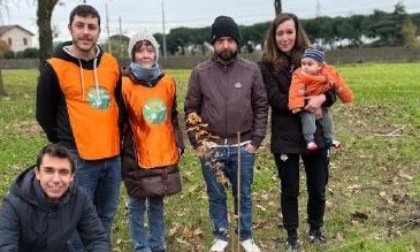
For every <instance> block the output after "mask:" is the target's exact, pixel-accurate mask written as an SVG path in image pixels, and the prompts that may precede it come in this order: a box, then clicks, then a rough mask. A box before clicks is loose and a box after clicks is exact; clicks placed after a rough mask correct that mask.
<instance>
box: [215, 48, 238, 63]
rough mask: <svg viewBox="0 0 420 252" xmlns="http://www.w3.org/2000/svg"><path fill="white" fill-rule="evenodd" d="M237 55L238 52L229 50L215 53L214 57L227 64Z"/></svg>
mask: <svg viewBox="0 0 420 252" xmlns="http://www.w3.org/2000/svg"><path fill="white" fill-rule="evenodd" d="M237 54H238V51H234V52H232V51H230V50H223V51H221V52H217V53H216V55H217V57H218V58H219V59H221V60H223V61H226V62H229V61H231V60H233V59H234V58H236V55H237Z"/></svg>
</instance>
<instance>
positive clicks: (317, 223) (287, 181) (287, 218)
mask: <svg viewBox="0 0 420 252" xmlns="http://www.w3.org/2000/svg"><path fill="white" fill-rule="evenodd" d="M300 156H301V155H300V154H278V153H275V154H274V160H275V162H276V166H277V169H278V174H279V178H280V183H281V211H282V214H283V226H284V228H285V229H286V230H288V231H289V233H290V231H294V230H296V229H297V228H298V226H299V214H298V196H299V157H300ZM302 159H303V164H304V167H305V172H306V186H307V190H308V202H307V215H308V219H307V221H308V223H309V226H310V228H311V229H318V228H321V227H322V225H323V224H324V221H323V218H324V212H325V188H326V185H327V183H328V151H327V149H319V150H318V151H314V152H310V153H309V154H307V155H302Z"/></svg>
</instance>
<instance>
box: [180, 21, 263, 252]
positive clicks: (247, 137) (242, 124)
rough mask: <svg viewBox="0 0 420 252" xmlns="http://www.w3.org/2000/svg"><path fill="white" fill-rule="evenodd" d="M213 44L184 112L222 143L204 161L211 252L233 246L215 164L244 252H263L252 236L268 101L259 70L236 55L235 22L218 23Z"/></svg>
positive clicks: (196, 71)
mask: <svg viewBox="0 0 420 252" xmlns="http://www.w3.org/2000/svg"><path fill="white" fill-rule="evenodd" d="M211 39H212V44H213V48H214V56H213V58H212V59H209V60H207V61H205V62H203V63H201V64H199V65H198V66H196V67H195V68H194V69H193V71H192V73H191V77H190V80H189V85H188V91H187V96H186V99H185V107H184V110H185V114H186V115H187V116H188V115H189V114H191V113H196V114H197V115H198V116H200V117H201V119H202V121H203V123H206V124H208V128H207V131H208V132H209V133H210V134H212V135H215V136H217V137H218V138H216V139H214V140H213V141H210V142H209V146H207V147H209V148H210V149H209V153H211V155H210V157H208V155H206V156H202V157H200V159H201V163H202V172H203V176H204V179H205V181H206V184H207V194H208V197H209V212H210V218H211V221H212V223H213V227H214V230H213V235H214V238H215V240H214V244H213V246H212V247H211V249H210V251H215V252H223V251H224V250H225V249H226V247H227V246H228V242H229V236H228V234H229V223H228V216H227V212H228V211H227V204H226V188H225V186H224V185H223V184H221V183H219V182H218V181H217V176H219V175H217V174H216V173H217V169H214V165H212V164H214V163H215V162H217V163H219V164H222V168H221V170H222V171H223V174H224V176H225V177H226V178H227V179H228V180H229V182H230V184H231V186H232V193H233V197H234V199H235V212H236V214H238V211H237V210H238V207H237V206H238V205H240V208H239V210H240V211H239V215H240V217H239V223H238V227H239V234H240V240H241V245H242V247H243V249H244V251H246V252H259V251H260V249H259V248H258V246H257V245H256V244H255V243H254V240H253V235H252V182H253V175H254V171H253V168H254V159H255V153H256V151H257V149H258V147H259V146H260V144H261V142H262V140H263V139H264V136H265V130H266V124H267V111H268V103H267V95H266V91H265V88H264V83H263V80H262V77H261V73H260V71H259V68H258V66H257V65H256V64H255V63H253V62H250V61H248V60H245V59H242V58H240V57H238V55H237V54H238V50H237V49H238V41H239V39H240V35H239V29H238V26H237V24H236V23H235V21H234V20H233V19H232V18H230V17H227V16H219V17H217V18H216V19H215V21H214V23H213V25H212V38H211ZM187 127H189V126H188V125H187ZM195 133H196V132H194V130H192V131H189V136H190V142H191V144H192V146H193V147H194V148H196V149H197V148H199V146H200V145H201V142H200V141H198V140H197V139H196V138H195V136H196V134H195ZM238 133H240V134H239V135H240V137H237V135H238ZM238 150H240V153H239V152H238ZM238 157H240V167H239V169H238V163H239V162H238V161H239V160H238ZM212 166H213V167H212ZM238 170H240V172H238ZM238 174H240V178H239V180H240V196H239V197H240V201H239V202H240V204H238V193H237V190H238V188H237V185H238V183H237V179H238Z"/></svg>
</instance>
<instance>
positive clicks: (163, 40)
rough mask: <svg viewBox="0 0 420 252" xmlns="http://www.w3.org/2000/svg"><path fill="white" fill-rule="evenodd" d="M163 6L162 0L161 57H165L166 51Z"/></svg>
mask: <svg viewBox="0 0 420 252" xmlns="http://www.w3.org/2000/svg"><path fill="white" fill-rule="evenodd" d="M165 30H166V29H165V6H164V4H163V0H162V44H163V58H165V59H166V57H167V52H166V33H165Z"/></svg>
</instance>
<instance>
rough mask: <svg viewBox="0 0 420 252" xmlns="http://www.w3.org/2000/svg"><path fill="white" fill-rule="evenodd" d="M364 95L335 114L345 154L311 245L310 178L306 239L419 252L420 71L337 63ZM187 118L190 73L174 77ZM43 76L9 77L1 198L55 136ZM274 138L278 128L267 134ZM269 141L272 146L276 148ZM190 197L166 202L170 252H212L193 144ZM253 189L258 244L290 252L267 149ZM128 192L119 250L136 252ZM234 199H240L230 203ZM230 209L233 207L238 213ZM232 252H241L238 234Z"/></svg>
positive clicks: (0, 125) (186, 175) (187, 171)
mask: <svg viewBox="0 0 420 252" xmlns="http://www.w3.org/2000/svg"><path fill="white" fill-rule="evenodd" d="M337 68H338V69H339V70H340V72H341V73H342V74H343V76H344V79H345V80H346V81H347V83H348V84H349V86H350V87H351V88H352V89H353V91H354V92H355V94H356V99H355V101H354V103H352V104H350V105H348V106H347V105H345V106H344V105H342V104H341V103H340V102H337V103H336V104H335V105H334V107H333V108H332V114H333V116H334V119H335V123H336V135H337V139H339V140H340V141H341V142H342V143H343V144H344V147H345V149H344V151H342V152H335V151H332V153H331V169H330V175H331V176H330V181H329V186H328V203H327V211H326V216H325V230H326V235H327V238H328V242H327V244H325V245H322V246H311V245H309V244H308V241H307V239H306V236H305V231H306V224H305V218H306V215H305V213H306V209H305V206H306V192H305V191H306V188H305V176H304V173H302V178H301V189H300V191H301V192H302V193H301V195H300V217H301V218H300V223H301V225H300V234H301V237H300V238H301V239H300V240H301V242H302V243H303V249H304V251H339V252H342V251H377V252H386V251H392V252H394V251H401V252H403V251H409V252H413V251H420V240H419V239H418V237H420V175H419V172H418V171H419V168H420V155H419V151H420V137H419V136H420V84H419V83H420V81H419V80H420V71H419V69H420V64H418V63H416V64H414V63H411V64H369V63H367V64H359V65H341V66H337ZM167 72H168V73H169V74H172V75H173V76H174V77H175V79H176V81H177V85H178V103H179V104H178V105H179V110H180V111H182V108H183V100H184V97H185V92H186V85H187V82H188V77H189V73H190V71H189V70H169V71H167ZM37 76H38V72H37V71H36V70H14V71H11V70H3V79H4V82H5V85H6V90H7V92H8V93H9V97H6V98H0V201H1V200H2V198H3V197H4V195H5V194H6V193H7V190H8V188H9V185H10V183H11V182H12V180H13V179H14V177H15V175H17V174H18V173H19V172H20V171H21V170H22V169H24V168H25V167H27V166H28V165H30V164H33V163H34V161H35V157H36V154H37V152H38V150H39V149H40V148H41V147H42V146H43V145H45V144H46V143H47V142H46V138H45V136H44V134H43V132H42V131H41V130H40V128H39V126H38V124H37V123H36V121H35V119H34V118H35V115H34V114H35V113H34V111H35V90H36V80H37ZM268 131H269V130H268ZM267 143H268V142H267V139H266V144H267ZM181 167H182V177H183V192H182V193H180V194H178V195H175V196H172V197H169V198H167V199H166V223H167V230H166V231H167V232H166V233H167V245H168V251H170V252H180V251H196V252H198V251H208V248H209V246H210V244H211V242H212V235H211V224H210V222H209V219H208V213H207V198H206V193H205V184H204V181H203V179H202V176H201V171H200V166H199V162H198V159H197V158H196V157H195V155H194V153H193V151H192V150H191V148H190V147H189V145H188V148H187V150H186V153H185V155H184V156H183V158H182V161H181ZM255 168H256V170H255V183H254V187H253V188H254V195H253V196H254V231H255V240H256V241H257V243H258V244H259V245H260V246H261V248H262V251H265V252H274V251H284V245H283V243H284V238H285V236H284V235H285V234H284V232H283V230H282V227H281V225H282V221H281V215H280V206H279V182H278V179H277V175H276V171H275V167H274V163H273V160H272V156H271V154H270V153H269V151H268V148H267V145H264V146H262V148H261V149H260V150H259V154H258V158H257V162H256V167H255ZM126 200H127V198H126V194H125V192H124V189H123V194H122V196H121V204H120V208H119V212H118V214H117V216H116V220H115V226H114V232H113V251H123V252H129V251H133V248H132V246H131V243H130V240H129V237H128V221H127V216H126V212H125V205H126ZM230 201H232V199H230ZM231 209H232V210H231V211H233V207H232V206H231ZM231 228H232V232H231V236H232V240H231V246H230V249H229V251H238V250H237V246H236V239H235V234H234V232H233V228H234V227H231Z"/></svg>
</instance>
